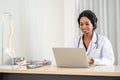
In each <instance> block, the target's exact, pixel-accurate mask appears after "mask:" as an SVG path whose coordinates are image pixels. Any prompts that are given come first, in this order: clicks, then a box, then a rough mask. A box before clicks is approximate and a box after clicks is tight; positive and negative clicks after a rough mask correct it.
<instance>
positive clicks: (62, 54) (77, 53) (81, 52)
mask: <svg viewBox="0 0 120 80" xmlns="http://www.w3.org/2000/svg"><path fill="white" fill-rule="evenodd" d="M53 53H54V58H55V61H56V65H57V66H58V67H63V68H87V67H89V63H88V61H87V55H86V50H85V49H84V48H53Z"/></svg>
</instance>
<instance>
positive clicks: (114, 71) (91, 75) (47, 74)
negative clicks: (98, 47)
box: [0, 65, 120, 80]
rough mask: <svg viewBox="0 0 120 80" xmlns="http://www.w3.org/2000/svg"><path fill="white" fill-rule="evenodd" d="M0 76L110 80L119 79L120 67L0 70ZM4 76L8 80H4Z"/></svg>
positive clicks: (35, 78) (10, 79)
mask: <svg viewBox="0 0 120 80" xmlns="http://www.w3.org/2000/svg"><path fill="white" fill-rule="evenodd" d="M0 75H1V76H0V77H1V78H0V80H12V79H13V80H39V78H41V80H48V79H49V80H53V79H54V78H55V80H66V79H69V80H73V79H74V80H79V79H84V80H85V79H86V80H87V79H89V80H94V79H95V80H96V79H103V78H104V79H106V80H111V79H120V65H118V66H95V67H91V68H57V67H53V66H45V67H41V68H37V69H22V70H21V69H0ZM6 76H7V77H9V79H8V78H7V79H6V78H5V77H6ZM16 76H17V77H16ZM22 76H24V77H22ZM25 76H26V77H25ZM29 76H32V77H33V79H31V78H29ZM18 77H19V78H20V79H18ZM21 77H22V78H21ZM42 78H43V79H42Z"/></svg>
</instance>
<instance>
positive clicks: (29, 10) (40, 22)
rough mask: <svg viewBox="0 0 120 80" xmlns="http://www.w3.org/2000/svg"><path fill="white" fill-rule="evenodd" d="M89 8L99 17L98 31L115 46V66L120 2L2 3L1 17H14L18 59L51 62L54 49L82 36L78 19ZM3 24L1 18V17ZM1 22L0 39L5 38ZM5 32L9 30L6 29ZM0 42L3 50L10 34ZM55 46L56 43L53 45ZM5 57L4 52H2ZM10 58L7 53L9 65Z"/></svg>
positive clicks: (21, 0) (17, 0)
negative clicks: (5, 13)
mask: <svg viewBox="0 0 120 80" xmlns="http://www.w3.org/2000/svg"><path fill="white" fill-rule="evenodd" d="M85 9H90V10H93V11H94V12H95V14H96V15H97V16H98V19H99V21H98V26H99V27H98V28H97V29H96V31H97V32H99V33H101V34H103V35H105V36H107V37H108V38H109V40H110V41H111V43H112V45H113V50H114V54H115V59H116V60H115V64H120V62H118V61H120V58H119V57H117V56H120V55H119V54H118V53H120V50H119V49H118V48H119V47H120V43H119V40H120V36H119V35H118V34H120V32H119V30H120V28H119V25H120V23H119V21H120V16H119V14H120V1H119V0H12V1H11V0H0V17H1V16H2V14H3V13H4V12H9V13H10V14H11V15H12V18H13V28H14V35H13V40H12V45H11V46H14V48H15V49H16V56H17V57H25V59H26V60H41V59H50V60H53V61H54V58H53V52H52V47H53V46H64V43H69V40H70V39H71V38H73V37H74V35H78V34H79V29H78V27H77V18H78V15H77V14H79V13H80V12H82V11H83V10H85ZM0 22H2V18H0ZM1 30H2V23H0V37H1V36H2V33H1V32H2V31H1ZM4 30H7V28H6V27H4ZM4 34H5V35H6V36H4V39H3V42H2V41H1V39H0V44H4V46H3V47H2V45H0V64H2V60H1V59H2V57H1V56H2V50H4V49H5V48H6V46H7V43H6V42H7V39H8V35H7V34H8V33H6V32H4ZM53 43H56V44H53ZM3 54H4V51H3ZM8 58H9V57H8V55H6V54H4V61H3V63H6V62H7V61H8V60H9V59H8Z"/></svg>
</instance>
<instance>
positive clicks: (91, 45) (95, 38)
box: [86, 32, 97, 54]
mask: <svg viewBox="0 0 120 80" xmlns="http://www.w3.org/2000/svg"><path fill="white" fill-rule="evenodd" d="M96 41H97V34H96V33H95V32H93V36H92V40H91V41H90V44H89V46H88V49H87V52H86V54H89V53H90V51H91V50H93V49H94V48H95V47H96Z"/></svg>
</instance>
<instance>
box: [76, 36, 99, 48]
mask: <svg viewBox="0 0 120 80" xmlns="http://www.w3.org/2000/svg"><path fill="white" fill-rule="evenodd" d="M96 36H97V39H96V41H95V44H96V49H97V48H98V34H96ZM81 37H82V36H80V38H79V40H78V45H77V48H79V45H80V40H81Z"/></svg>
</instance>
